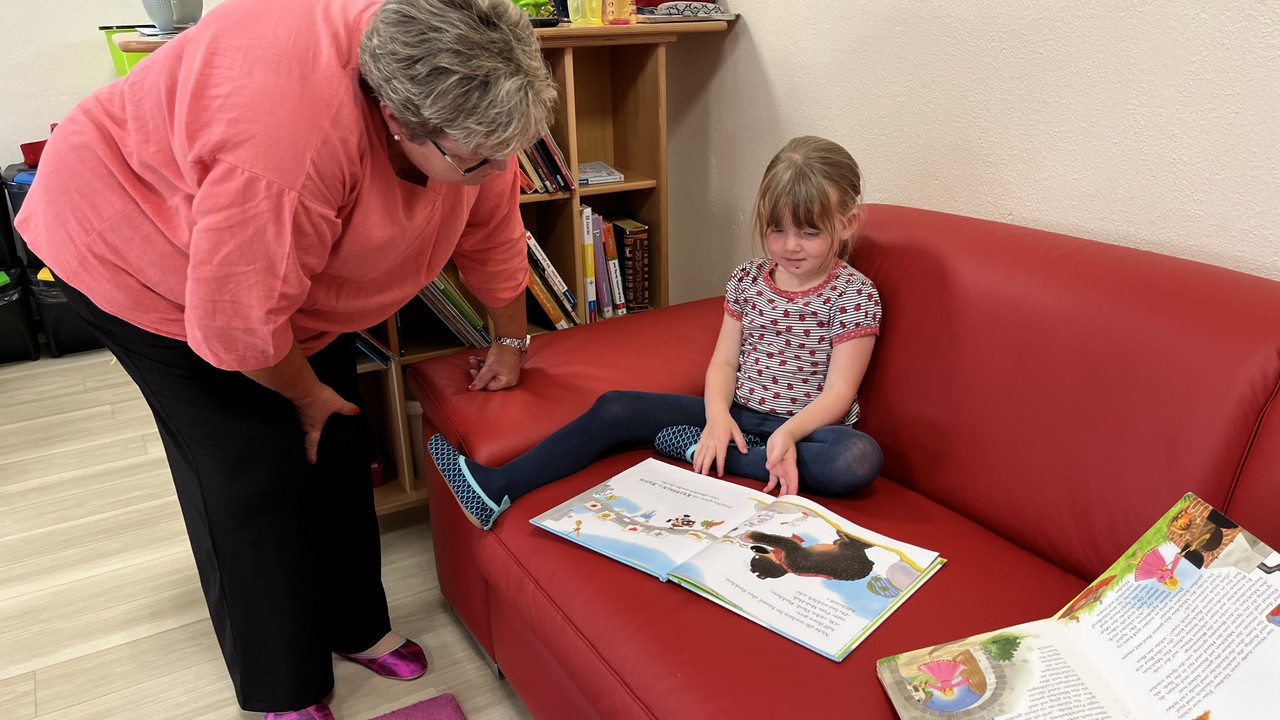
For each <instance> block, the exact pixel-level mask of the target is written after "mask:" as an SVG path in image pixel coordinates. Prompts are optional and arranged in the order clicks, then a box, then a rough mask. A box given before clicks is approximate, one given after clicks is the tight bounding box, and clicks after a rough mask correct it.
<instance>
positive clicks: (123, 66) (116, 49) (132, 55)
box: [98, 25, 151, 77]
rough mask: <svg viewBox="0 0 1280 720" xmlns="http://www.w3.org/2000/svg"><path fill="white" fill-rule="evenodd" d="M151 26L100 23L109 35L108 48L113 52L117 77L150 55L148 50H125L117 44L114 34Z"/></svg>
mask: <svg viewBox="0 0 1280 720" xmlns="http://www.w3.org/2000/svg"><path fill="white" fill-rule="evenodd" d="M144 27H145V28H149V27H151V25H99V26H98V29H99V30H101V31H102V32H103V33H105V34H106V36H107V48H108V50H109V51H110V53H111V64H112V65H113V66H114V67H115V69H116V77H124V76H125V75H128V74H129V71H130V70H132V69H133V66H134V65H137V64H138V61H139V60H141V59H142V58H144V57H146V56H148V55H150V54H151V53H146V52H124V51H123V50H121V49H120V46H119V45H117V44H116V41H115V38H113V37H112V36H113V35H119V34H120V33H136V32H138V28H144Z"/></svg>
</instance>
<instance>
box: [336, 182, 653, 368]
mask: <svg viewBox="0 0 1280 720" xmlns="http://www.w3.org/2000/svg"><path fill="white" fill-rule="evenodd" d="M582 218H583V285H584V288H583V292H584V293H585V295H586V306H587V318H586V321H587V322H594V321H596V320H598V319H607V318H611V317H613V316H615V315H626V314H627V313H628V312H638V311H640V310H648V309H649V281H648V277H649V268H648V265H649V228H648V226H646V225H644V224H642V223H639V222H636V221H635V220H632V219H630V218H627V217H623V216H620V215H609V216H602V215H600V214H598V213H595V212H593V211H592V210H591V208H590V207H587V206H583V208H582ZM525 244H526V245H527V254H528V259H529V282H528V292H529V300H530V304H531V307H537V308H539V309H540V310H541V312H542V314H544V315H545V316H546V317H547V319H548V320H549V321H550V324H551V326H552V327H553V328H555V329H557V330H560V329H563V328H568V327H573V326H575V325H581V324H582V322H583V319H582V318H581V317H580V316H579V315H578V310H577V305H578V298H577V296H576V295H575V294H574V291H573V289H572V288H570V287H569V284H568V283H566V282H565V280H564V276H562V275H561V274H560V272H559V271H558V270H556V267H555V265H554V264H553V263H552V262H551V258H550V257H548V256H547V254H546V252H545V251H543V249H542V247H541V246H540V245H539V244H538V241H537V240H536V239H534V237H533V234H532V233H530V232H527V231H526V232H525ZM418 298H419V299H420V300H421V301H422V302H423V303H424V304H425V305H426V306H427V307H428V308H430V309H431V311H432V312H433V313H434V314H435V315H436V317H438V318H439V319H440V321H441V322H442V323H443V324H444V325H445V327H447V328H449V330H450V331H452V332H453V334H454V335H455V336H456V337H457V338H458V340H459V341H461V342H462V343H464V344H466V345H467V346H468V347H475V348H483V347H488V346H489V345H490V343H491V342H492V338H491V336H490V334H489V329H488V326H487V325H486V323H485V319H484V317H483V315H482V313H481V311H480V310H479V309H478V308H476V307H475V306H474V305H473V304H472V303H471V301H470V300H469V299H468V296H467V295H466V294H464V293H463V292H462V291H461V290H460V289H459V287H458V285H456V284H455V283H454V281H453V280H452V278H451V277H450V275H449V274H448V273H441V274H440V275H438V276H436V278H435V279H434V280H432V281H431V283H430V284H429V285H427V286H426V287H424V288H422V289H421V290H419V291H418ZM398 316H399V313H397V321H398V320H399V318H398ZM357 345H358V346H359V347H360V349H361V350H363V351H364V352H365V353H366V354H367V355H369V357H370V358H372V359H373V360H374V361H375V362H377V363H378V364H379V365H381V366H382V367H387V364H388V362H389V358H390V355H391V352H390V350H389V349H388V348H387V347H386V346H385V345H384V344H383V343H381V342H378V341H377V338H376V337H374V336H373V335H371V334H370V333H368V332H365V333H361V337H360V338H359V340H358V342H357ZM403 354H404V353H403V352H402V353H401V355H403Z"/></svg>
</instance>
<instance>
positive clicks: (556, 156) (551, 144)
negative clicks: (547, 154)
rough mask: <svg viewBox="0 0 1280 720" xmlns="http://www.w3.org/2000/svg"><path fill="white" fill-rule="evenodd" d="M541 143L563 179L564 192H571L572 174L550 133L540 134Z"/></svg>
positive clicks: (572, 187)
mask: <svg viewBox="0 0 1280 720" xmlns="http://www.w3.org/2000/svg"><path fill="white" fill-rule="evenodd" d="M542 142H543V143H544V144H545V145H546V147H547V149H548V150H550V151H551V157H552V159H553V160H555V163H556V167H557V169H558V170H559V172H560V173H561V175H562V176H563V177H564V179H565V185H566V187H565V190H573V189H574V186H575V183H574V179H573V173H571V172H569V163H568V161H566V160H565V155H564V153H563V152H561V150H560V146H559V145H557V144H556V139H555V138H554V137H552V135H551V133H545V132H544V133H542Z"/></svg>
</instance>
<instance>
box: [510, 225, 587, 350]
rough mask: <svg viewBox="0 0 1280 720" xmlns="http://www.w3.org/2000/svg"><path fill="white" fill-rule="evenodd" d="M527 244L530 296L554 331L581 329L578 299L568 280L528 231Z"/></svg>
mask: <svg viewBox="0 0 1280 720" xmlns="http://www.w3.org/2000/svg"><path fill="white" fill-rule="evenodd" d="M524 240H525V243H526V244H527V245H528V246H529V295H530V297H531V298H532V299H533V300H534V301H535V302H536V303H537V304H538V307H540V308H542V312H543V313H545V314H546V316H547V319H549V320H550V321H551V325H552V327H554V328H555V329H556V330H562V329H564V328H567V327H572V326H574V325H581V324H582V320H581V318H579V317H578V310H577V305H578V298H577V297H575V296H574V294H573V291H572V290H570V289H569V285H568V283H566V282H565V281H564V277H562V276H561V275H560V273H559V272H558V271H557V270H556V266H555V265H553V264H551V258H549V257H547V254H546V253H545V252H543V251H542V247H541V246H539V245H538V241H537V240H535V239H534V238H533V234H532V233H530V232H528V231H525V234H524Z"/></svg>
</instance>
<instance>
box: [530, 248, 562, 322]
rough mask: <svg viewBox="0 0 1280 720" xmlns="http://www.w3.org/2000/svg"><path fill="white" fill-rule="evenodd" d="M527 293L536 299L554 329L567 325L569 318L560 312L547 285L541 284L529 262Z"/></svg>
mask: <svg viewBox="0 0 1280 720" xmlns="http://www.w3.org/2000/svg"><path fill="white" fill-rule="evenodd" d="M529 293H530V294H531V295H533V299H534V300H537V301H538V306H539V307H541V308H542V311H543V312H545V313H546V314H547V318H548V319H550V320H551V324H552V325H553V326H555V329H557V330H563V329H565V328H567V327H569V320H568V319H567V318H565V316H564V313H562V312H560V306H559V305H557V304H556V301H555V298H554V297H552V295H551V291H550V290H548V289H547V286H546V285H543V284H542V280H541V279H540V278H539V277H538V273H536V272H534V268H533V264H532V263H530V264H529Z"/></svg>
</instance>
